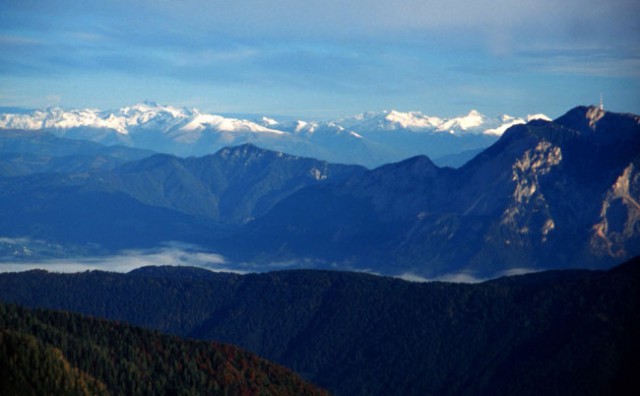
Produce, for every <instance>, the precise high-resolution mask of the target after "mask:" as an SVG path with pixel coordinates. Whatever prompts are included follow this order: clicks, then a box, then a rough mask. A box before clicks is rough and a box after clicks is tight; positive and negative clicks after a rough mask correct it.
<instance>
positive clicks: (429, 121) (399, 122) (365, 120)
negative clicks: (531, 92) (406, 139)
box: [338, 110, 549, 136]
mask: <svg viewBox="0 0 640 396" xmlns="http://www.w3.org/2000/svg"><path fill="white" fill-rule="evenodd" d="M538 118H542V119H546V120H549V118H548V117H547V116H545V115H544V114H536V115H533V116H531V115H530V116H527V117H525V118H517V117H512V116H509V115H502V116H498V117H493V118H491V117H487V116H485V115H484V114H482V113H480V112H479V111H477V110H471V111H469V113H468V114H466V115H462V116H458V117H453V118H440V117H435V116H428V115H425V114H423V113H422V112H419V111H410V112H400V111H397V110H391V111H383V112H381V113H372V112H369V113H362V114H359V115H356V116H353V117H350V118H344V119H341V120H340V121H338V123H340V124H341V125H343V126H345V127H346V128H349V129H351V130H353V131H355V132H357V133H358V134H360V135H364V136H366V134H367V133H368V132H384V131H401V130H404V131H410V132H430V133H449V134H454V135H455V134H464V133H473V134H486V135H494V136H500V135H502V133H504V131H506V130H507V129H508V128H509V127H511V126H513V125H517V124H524V123H526V122H528V121H531V120H532V119H538Z"/></svg>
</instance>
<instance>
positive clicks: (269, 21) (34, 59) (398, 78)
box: [0, 0, 640, 119]
mask: <svg viewBox="0 0 640 396" xmlns="http://www.w3.org/2000/svg"><path fill="white" fill-rule="evenodd" d="M1 1H2V7H0V106H4V107H23V108H43V107H49V106H61V107H66V108H84V107H91V108H99V109H117V108H120V107H122V106H127V105H131V104H134V103H138V102H141V101H144V100H151V101H156V102H158V103H161V104H166V105H173V106H180V107H182V106H184V107H196V108H198V109H200V110H203V111H207V112H213V113H221V114H224V113H251V114H265V115H283V116H295V117H300V118H310V119H327V118H335V117H341V116H348V115H353V114H358V113H362V112H365V111H381V110H385V109H387V110H390V109H397V110H400V111H422V112H423V113H425V114H429V115H435V116H441V117H452V116H456V115H461V114H466V113H467V112H468V111H469V110H471V109H477V110H479V111H481V112H482V113H484V114H487V115H491V116H494V115H498V114H505V113H506V114H511V115H516V116H523V115H527V114H536V113H544V114H547V115H549V116H551V117H557V116H560V115H562V114H563V113H564V112H566V111H567V110H569V109H570V108H572V107H574V106H577V105H582V104H586V105H588V104H597V103H598V102H599V100H600V94H601V93H602V94H603V96H604V102H605V108H607V109H609V110H612V111H618V112H631V113H636V114H638V113H640V18H639V17H638V15H640V2H638V1H637V0H607V1H602V0H601V1H595V0H563V1H561V2H559V1H557V0H519V1H513V0H476V1H472V0H394V1H390V0H350V1H344V0H322V1H318V0H305V1H303V0H270V1H264V0H153V1H152V0H133V1H131V0H128V1H120V0H101V1H86V0H84V1H72V0H69V1H66V0H65V1H57V0H44V1H32V0H1Z"/></svg>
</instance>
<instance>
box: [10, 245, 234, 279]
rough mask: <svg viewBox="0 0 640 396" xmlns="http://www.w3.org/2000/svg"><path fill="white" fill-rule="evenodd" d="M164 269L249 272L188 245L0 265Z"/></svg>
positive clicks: (62, 269) (72, 269)
mask: <svg viewBox="0 0 640 396" xmlns="http://www.w3.org/2000/svg"><path fill="white" fill-rule="evenodd" d="M0 243H7V244H16V245H29V244H32V243H33V241H31V240H29V239H27V238H19V239H11V238H0ZM162 265H170V266H190V267H199V268H206V269H208V270H212V271H222V272H236V273H244V272H246V271H242V270H238V269H235V268H233V266H232V265H228V263H227V261H226V260H225V258H224V257H223V256H221V255H219V254H215V253H211V252H207V251H202V250H199V249H198V248H197V247H195V246H191V245H185V244H171V245H167V246H163V247H159V248H156V249H145V250H125V251H122V252H119V253H117V254H114V255H107V256H94V257H78V258H65V259H45V260H28V259H23V260H20V261H5V262H2V263H0V272H19V271H28V270H32V269H44V270H47V271H51V272H82V271H87V270H102V271H112V272H129V271H131V270H133V269H136V268H140V267H145V266H162Z"/></svg>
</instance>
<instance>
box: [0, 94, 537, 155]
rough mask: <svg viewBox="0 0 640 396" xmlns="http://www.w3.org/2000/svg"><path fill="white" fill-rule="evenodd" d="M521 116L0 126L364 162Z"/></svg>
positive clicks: (448, 145) (42, 113) (96, 118)
mask: <svg viewBox="0 0 640 396" xmlns="http://www.w3.org/2000/svg"><path fill="white" fill-rule="evenodd" d="M531 117H538V118H539V117H544V116H543V115H537V116H529V118H531ZM524 122H525V119H522V118H515V117H511V116H501V117H497V118H487V117H485V116H484V115H482V114H480V113H478V112H477V111H472V112H470V113H469V114H468V115H466V116H462V117H456V118H451V119H445V118H438V117H431V116H425V115H423V114H422V113H419V112H409V113H402V112H398V111H389V112H383V113H369V114H365V115H360V116H355V117H351V118H345V119H342V120H338V121H328V122H310V121H295V122H291V121H277V120H275V119H272V118H269V117H260V118H259V119H256V120H254V121H251V120H242V119H235V118H228V117H223V116H219V115H212V114H206V113H202V112H200V111H198V110H195V109H184V108H182V109H180V108H175V107H171V106H161V105H158V104H156V103H152V102H146V103H142V104H138V105H134V106H129V107H123V108H121V109H119V110H116V111H99V110H94V109H75V110H64V109H60V108H50V109H46V110H36V111H32V112H5V113H3V114H0V128H13V129H26V130H42V131H47V132H50V133H53V134H55V135H57V136H64V137H67V138H74V139H85V140H92V141H96V142H100V143H104V144H109V145H111V144H123V145H128V146H132V147H136V148H142V149H149V150H153V151H157V152H162V153H169V154H174V155H180V156H189V155H207V154H211V153H214V152H216V151H218V150H219V149H221V148H223V147H225V146H230V145H240V144H246V143H252V144H256V145H258V146H260V147H263V148H266V149H270V150H275V151H283V152H287V153H290V154H295V155H300V156H306V157H313V158H318V159H322V160H326V161H331V162H336V163H348V164H361V165H364V166H369V167H375V166H379V165H382V164H385V163H389V162H394V161H399V160H402V159H405V158H408V157H410V156H414V155H418V154H425V155H429V156H431V157H441V156H444V155H450V154H456V153H458V152H461V151H464V150H471V149H478V148H484V147H486V146H488V145H490V144H491V143H493V142H494V141H495V140H496V137H497V136H499V135H500V134H502V133H503V132H504V130H506V128H507V127H509V126H512V125H515V124H519V123H524ZM381 132H384V133H381Z"/></svg>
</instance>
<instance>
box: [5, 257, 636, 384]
mask: <svg viewBox="0 0 640 396" xmlns="http://www.w3.org/2000/svg"><path fill="white" fill-rule="evenodd" d="M0 300H3V301H7V302H14V303H20V304H25V305H28V306H32V307H44V308H53V309H64V310H71V311H76V312H82V313H85V314H89V315H94V316H100V317H106V318H110V319H115V320H119V321H126V322H130V323H135V324H137V325H143V326H148V327H152V328H155V329H160V330H163V331H168V332H171V333H175V334H179V335H184V336H188V337H190V338H194V337H195V338H199V339H215V340H220V341H223V342H230V343H234V344H237V345H240V346H242V347H244V348H247V349H249V350H251V351H253V352H256V353H258V354H260V355H262V356H265V357H267V358H268V359H271V360H274V361H276V362H279V363H280V364H284V365H286V366H288V367H290V368H293V369H294V370H296V371H297V372H299V373H301V374H302V375H303V376H305V377H306V378H308V379H310V380H311V381H313V382H314V383H317V384H319V385H320V386H323V387H326V388H327V389H329V390H330V391H331V392H333V393H335V394H336V395H389V394H402V395H424V394H438V395H495V394H518V395H539V394H545V395H546V394H549V395H556V394H557V395H566V394H574V395H577V394H580V395H604V394H617V395H635V394H637V392H638V391H640V381H639V380H638V378H637V375H636V374H635V367H638V365H639V364H640V361H639V360H640V342H639V341H638V337H637V334H638V332H639V331H640V305H639V304H640V261H639V260H638V259H634V260H632V261H630V262H628V263H626V264H624V265H622V266H620V267H617V268H615V269H613V270H611V271H607V272H591V271H575V270H574V271H553V272H543V273H536V274H529V275H522V276H513V277H508V278H501V279H497V280H494V281H490V282H484V283H481V284H476V285H463V284H450V283H441V282H433V283H413V282H407V281H402V280H399V279H392V278H386V277H379V276H372V275H367V274H361V273H360V274H358V273H348V272H331V271H308V270H307V271H284V272H273V273H266V274H251V275H242V276H240V275H235V274H224V273H212V272H207V271H203V270H194V269H189V268H178V267H174V268H170V267H155V268H153V267H152V268H143V269H139V270H136V271H134V272H132V273H129V274H115V273H105V272H85V273H78V274H66V275H64V274H53V273H47V272H44V271H30V272H24V273H14V274H0ZM1 318H2V316H0V320H2V319H1ZM97 336H98V334H96V337H97ZM118 339H119V338H118ZM70 345H75V344H70ZM162 345H164V342H163V343H162Z"/></svg>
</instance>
